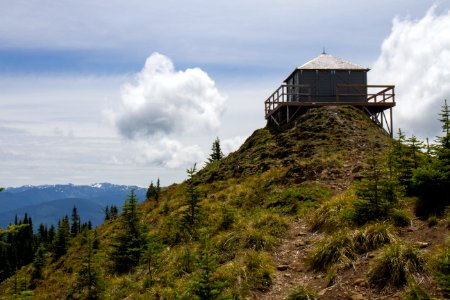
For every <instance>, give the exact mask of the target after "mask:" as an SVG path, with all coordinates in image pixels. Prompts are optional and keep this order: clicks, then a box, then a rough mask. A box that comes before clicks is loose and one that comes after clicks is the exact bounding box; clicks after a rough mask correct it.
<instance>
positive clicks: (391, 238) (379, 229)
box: [351, 222, 397, 253]
mask: <svg viewBox="0 0 450 300" xmlns="http://www.w3.org/2000/svg"><path fill="white" fill-rule="evenodd" d="M351 235H352V237H353V241H354V245H355V250H356V251H357V252H358V253H367V252H369V251H372V250H375V249H378V248H379V247H381V246H383V245H385V244H391V243H393V242H395V241H397V238H396V236H395V234H394V233H393V229H392V227H391V226H390V225H389V224H387V223H383V222H380V223H373V224H368V225H366V226H364V227H363V228H360V229H356V230H355V231H354V232H353V233H352V234H351Z"/></svg>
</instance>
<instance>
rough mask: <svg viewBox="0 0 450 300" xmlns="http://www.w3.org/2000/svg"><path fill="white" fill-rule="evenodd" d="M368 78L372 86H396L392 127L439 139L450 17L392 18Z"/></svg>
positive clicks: (447, 87) (448, 82)
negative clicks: (380, 84) (388, 84)
mask: <svg viewBox="0 0 450 300" xmlns="http://www.w3.org/2000/svg"><path fill="white" fill-rule="evenodd" d="M369 74H370V80H369V81H370V82H372V83H392V84H395V85H396V94H397V95H396V101H397V107H396V108H394V112H395V118H394V121H395V123H394V126H395V127H400V128H402V129H404V130H407V133H408V134H416V135H418V136H420V137H422V138H424V137H426V136H429V137H434V136H436V135H439V134H440V131H439V126H440V124H439V123H438V121H437V114H438V112H439V111H440V107H441V106H442V104H443V103H444V99H446V98H447V99H450V11H449V10H447V11H446V12H443V13H441V14H437V13H436V7H434V6H433V7H431V8H430V9H429V10H428V12H427V13H426V14H425V16H424V17H423V18H422V19H419V20H410V19H400V18H398V17H397V18H395V19H394V21H393V25H392V31H391V33H390V35H389V36H388V37H387V38H386V39H385V40H384V42H383V44H382V47H381V54H380V56H379V58H378V59H377V61H376V62H375V64H374V66H373V69H372V71H371V72H369Z"/></svg>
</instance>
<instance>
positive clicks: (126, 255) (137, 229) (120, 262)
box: [111, 190, 146, 273]
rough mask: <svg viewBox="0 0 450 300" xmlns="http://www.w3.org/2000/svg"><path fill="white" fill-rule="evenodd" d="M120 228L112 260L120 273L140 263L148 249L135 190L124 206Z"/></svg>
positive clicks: (114, 242) (113, 244) (114, 244)
mask: <svg viewBox="0 0 450 300" xmlns="http://www.w3.org/2000/svg"><path fill="white" fill-rule="evenodd" d="M119 220H120V228H119V231H118V233H117V235H116V236H115V237H114V241H113V243H112V247H113V251H112V253H111V256H112V259H113V261H114V263H115V269H116V271H117V272H119V273H123V272H127V271H129V270H130V269H131V268H133V267H134V266H136V265H137V264H138V263H139V260H140V258H141V255H142V253H143V252H144V251H145V247H146V235H145V230H144V229H145V228H144V226H143V225H142V224H141V222H140V212H139V210H138V206H137V198H136V196H135V194H134V190H132V191H131V193H130V195H129V196H128V198H127V199H126V200H125V203H124V205H123V213H122V215H121V218H120V219H119Z"/></svg>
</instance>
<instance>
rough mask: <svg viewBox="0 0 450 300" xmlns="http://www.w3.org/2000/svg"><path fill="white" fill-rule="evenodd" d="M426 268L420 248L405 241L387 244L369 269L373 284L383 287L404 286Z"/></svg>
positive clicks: (369, 277)
mask: <svg viewBox="0 0 450 300" xmlns="http://www.w3.org/2000/svg"><path fill="white" fill-rule="evenodd" d="M424 270H425V260H424V258H423V257H422V254H421V253H420V250H418V249H416V248H414V247H413V246H411V245H408V244H404V243H400V242H397V243H393V244H390V245H387V246H385V247H384V248H383V249H382V250H381V253H380V255H379V256H378V257H376V258H375V261H374V264H373V265H372V267H371V268H370V270H369V273H368V280H369V283H370V284H371V285H374V286H376V287H377V288H380V289H383V288H386V287H402V286H404V285H405V284H406V283H407V282H408V280H409V279H410V278H411V277H412V276H413V275H414V274H417V273H421V272H423V271H424Z"/></svg>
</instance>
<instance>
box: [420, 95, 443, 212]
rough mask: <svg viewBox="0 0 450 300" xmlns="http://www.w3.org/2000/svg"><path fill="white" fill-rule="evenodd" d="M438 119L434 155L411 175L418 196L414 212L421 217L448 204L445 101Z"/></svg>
mask: <svg viewBox="0 0 450 300" xmlns="http://www.w3.org/2000/svg"><path fill="white" fill-rule="evenodd" d="M439 121H440V122H441V128H442V136H440V137H438V138H437V143H438V144H437V145H436V146H435V147H434V150H435V157H434V158H432V159H430V162H429V163H428V164H426V165H424V166H422V167H419V168H418V169H416V170H415V171H414V175H413V186H414V191H415V193H416V195H417V196H418V198H419V200H418V201H417V203H416V214H418V215H419V216H421V217H428V216H429V215H430V214H437V215H440V214H442V213H443V212H444V210H445V208H446V207H447V206H448V205H450V134H449V132H450V109H449V106H448V104H447V101H445V102H444V105H443V106H442V109H441V112H440V113H439Z"/></svg>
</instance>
